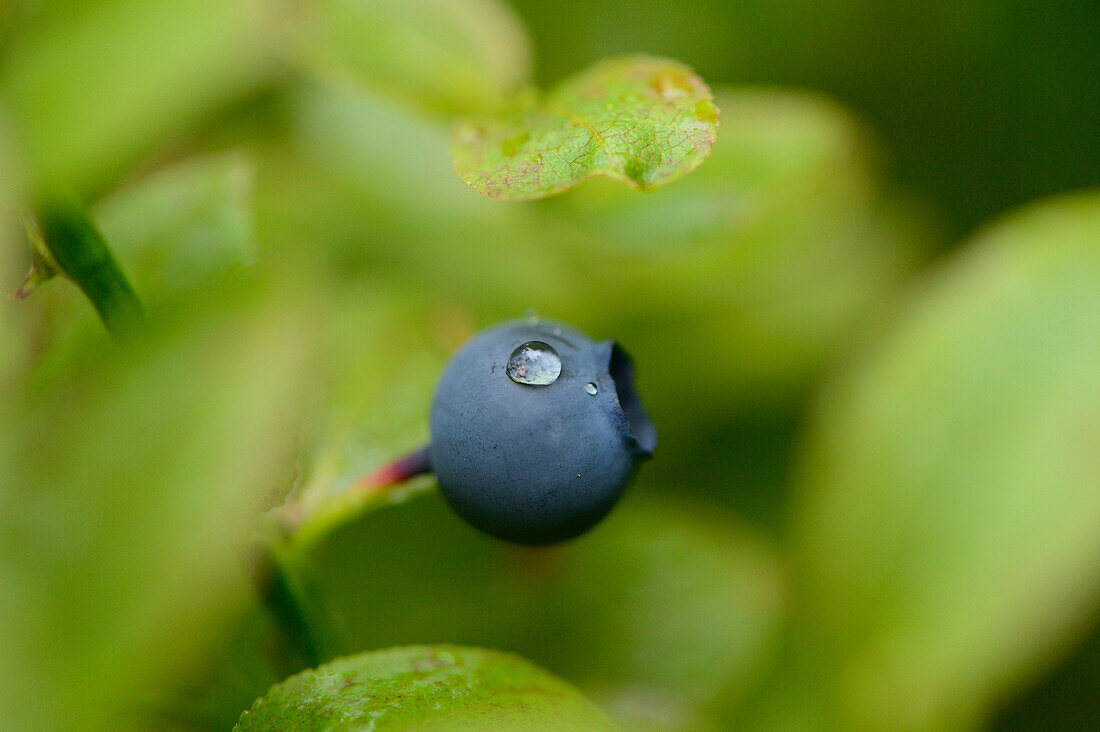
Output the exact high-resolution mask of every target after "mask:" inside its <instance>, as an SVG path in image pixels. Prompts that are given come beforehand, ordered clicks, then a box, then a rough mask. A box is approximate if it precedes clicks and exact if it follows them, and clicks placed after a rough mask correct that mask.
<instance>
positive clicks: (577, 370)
mask: <svg viewBox="0 0 1100 732" xmlns="http://www.w3.org/2000/svg"><path fill="white" fill-rule="evenodd" d="M633 381H634V374H633V366H632V363H631V360H630V357H629V356H628V355H627V354H626V352H625V351H624V350H623V349H622V348H620V347H619V346H618V345H617V344H616V343H615V342H614V341H610V340H608V341H600V342H596V341H593V340H592V339H591V338H589V337H588V336H586V335H584V334H583V333H580V332H578V331H576V330H573V329H571V328H566V327H564V326H560V325H556V324H553V323H545V322H540V323H533V322H531V321H515V322H509V323H504V324H503V325H499V326H496V327H493V328H490V329H488V330H485V331H483V332H481V333H479V334H478V335H476V336H475V337H474V338H473V339H471V340H470V341H469V342H468V343H467V344H466V345H465V346H463V348H462V349H461V350H460V351H459V352H458V353H456V354H455V355H454V357H453V358H452V359H451V361H450V363H449V364H448V365H447V368H446V370H445V371H444V373H443V377H442V379H440V382H439V387H438V388H437V390H436V393H435V399H434V401H433V403H432V412H431V447H430V459H431V465H432V470H433V471H434V472H435V475H436V479H437V480H438V482H439V487H440V489H441V491H442V493H443V496H444V497H445V498H446V499H447V502H448V503H449V504H450V505H451V506H452V507H453V508H454V510H455V511H456V512H458V514H459V515H460V516H462V517H463V518H465V519H466V520H467V521H469V522H470V523H471V524H473V525H474V526H476V527H477V528H479V529H481V530H483V531H485V532H487V533H489V534H492V535H493V536H497V537H499V538H501V539H506V540H508V541H512V542H516V543H518V544H550V543H553V542H557V541H562V540H564V539H569V538H572V537H574V536H577V535H578V534H581V533H583V532H584V531H586V530H588V529H589V528H591V527H592V526H593V525H594V524H596V523H597V522H598V521H599V520H600V519H601V518H603V517H604V515H606V514H607V512H608V511H610V510H611V507H612V506H613V505H614V504H615V501H616V500H618V498H619V496H620V495H621V494H622V491H623V489H624V488H625V487H626V484H627V482H628V481H629V479H630V477H631V475H632V473H633V472H634V467H635V465H636V463H637V462H638V460H640V459H644V458H648V457H649V456H650V455H651V454H652V453H653V449H654V447H655V446H656V443H657V432H656V430H655V429H654V427H653V424H652V423H651V422H650V421H649V417H648V416H647V415H646V413H645V409H644V408H643V407H642V404H641V402H640V401H639V399H638V396H637V394H636V393H635V392H634V384H633Z"/></svg>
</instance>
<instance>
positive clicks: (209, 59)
mask: <svg viewBox="0 0 1100 732" xmlns="http://www.w3.org/2000/svg"><path fill="white" fill-rule="evenodd" d="M68 5H70V6H69V7H65V6H64V4H59V5H58V7H55V8H51V9H50V12H49V13H46V14H45V17H44V18H43V19H42V22H39V23H36V24H33V25H30V26H29V28H30V32H29V33H28V34H27V35H23V36H18V37H17V38H15V39H13V43H12V45H11V46H10V47H8V48H7V49H5V54H4V59H3V66H2V68H0V99H2V100H3V106H4V107H5V111H6V112H7V113H8V114H9V115H10V116H11V120H10V121H11V123H12V126H13V128H14V134H13V138H14V140H15V143H16V144H15V151H16V154H17V161H18V162H19V163H20V164H21V165H23V166H24V167H25V169H26V177H27V184H28V185H27V187H28V189H29V191H30V192H31V193H32V195H33V194H39V193H51V192H52V191H53V189H55V188H56V187H58V186H62V187H68V186H71V187H72V188H74V189H75V190H76V191H77V192H78V193H80V194H87V193H89V192H92V191H96V190H99V189H101V188H102V187H103V186H104V185H105V184H107V183H109V182H111V181H112V180H113V179H115V178H116V177H117V176H118V175H120V174H121V173H122V172H123V171H124V170H125V169H126V168H127V166H130V165H132V164H134V163H135V162H137V161H138V160H139V159H140V158H141V157H142V156H143V155H145V154H147V153H148V152H149V151H150V150H151V149H153V147H154V146H155V145H157V144H161V143H163V141H164V140H165V138H170V137H171V136H173V135H178V134H179V133H180V132H181V131H182V130H185V129H186V128H187V126H188V125H193V124H195V123H196V122H198V121H200V120H202V119H203V117H204V116H205V115H208V114H210V113H211V112H212V111H214V110H216V109H218V108H219V107H221V106H223V105H225V104H227V103H229V102H231V101H233V100H235V99H236V98H238V97H240V96H241V95H243V94H246V93H248V92H249V91H251V90H253V89H255V88H256V87H257V86H258V85H259V84H260V83H261V82H263V81H264V80H266V79H267V78H269V77H270V76H271V75H272V74H273V72H274V71H275V67H274V64H273V58H272V54H271V48H270V41H271V35H272V32H273V30H274V27H275V25H276V21H277V18H278V13H277V8H276V3H273V2H270V1H269V0H259V1H258V2H257V1H256V0H97V1H95V2H90V3H75V4H68Z"/></svg>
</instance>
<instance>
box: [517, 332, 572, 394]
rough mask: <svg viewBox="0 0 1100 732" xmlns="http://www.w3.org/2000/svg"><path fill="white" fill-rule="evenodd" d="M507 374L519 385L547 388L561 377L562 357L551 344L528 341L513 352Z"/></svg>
mask: <svg viewBox="0 0 1100 732" xmlns="http://www.w3.org/2000/svg"><path fill="white" fill-rule="evenodd" d="M505 372H506V373H507V374H508V378H509V379H511V380H512V381H514V382H516V383H517V384H530V385H531V386H546V385H547V384H553V383H554V382H555V381H557V379H558V376H560V375H561V356H559V355H558V352H557V351H555V350H554V347H553V346H551V345H550V344H549V343H543V342H542V341H527V342H526V343H524V344H521V345H520V346H518V347H517V348H516V350H514V351H512V355H511V356H509V357H508V366H507V368H505Z"/></svg>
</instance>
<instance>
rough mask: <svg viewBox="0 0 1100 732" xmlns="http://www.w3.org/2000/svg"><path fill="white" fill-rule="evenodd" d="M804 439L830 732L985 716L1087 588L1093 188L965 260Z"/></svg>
mask: <svg viewBox="0 0 1100 732" xmlns="http://www.w3.org/2000/svg"><path fill="white" fill-rule="evenodd" d="M812 434H813V439H812V440H811V443H810V446H809V451H808V456H807V460H806V462H805V465H804V474H803V480H802V481H801V494H800V496H799V500H798V502H797V511H796V520H795V522H794V527H795V536H796V540H797V547H798V552H799V554H798V556H799V557H800V561H801V564H802V568H801V574H802V575H803V576H804V577H805V578H806V580H807V583H808V586H807V593H808V595H807V599H806V605H805V607H806V610H807V617H806V618H805V620H806V626H807V628H806V632H807V633H812V634H813V635H816V636H818V638H819V641H820V643H821V647H820V648H819V649H818V653H819V654H820V658H822V659H824V660H823V661H822V662H823V663H824V664H826V665H825V666H824V667H823V668H822V678H823V679H828V680H830V682H831V683H833V684H834V685H835V686H834V687H832V688H831V690H832V691H835V708H836V709H837V710H839V714H840V715H841V719H840V722H841V725H840V726H841V727H843V728H859V729H868V728H881V729H929V728H934V729H943V728H961V727H965V726H970V725H973V724H976V723H980V722H981V721H982V720H983V718H984V716H985V715H986V714H988V713H989V711H990V709H991V707H992V706H993V705H994V704H995V703H996V701H997V700H998V699H999V698H1000V696H1002V695H1003V694H1005V693H1007V692H1008V691H1010V690H1013V689H1015V688H1017V687H1018V686H1019V685H1020V684H1021V683H1022V682H1024V681H1025V680H1026V679H1027V678H1028V677H1029V676H1030V675H1032V674H1034V673H1035V672H1036V671H1037V670H1039V669H1040V668H1042V667H1043V666H1044V665H1046V664H1048V663H1050V662H1051V661H1052V660H1053V656H1054V654H1056V653H1057V652H1058V650H1059V649H1060V648H1062V647H1063V645H1064V644H1065V643H1066V642H1067V641H1068V640H1069V639H1070V638H1071V637H1072V636H1073V635H1074V634H1075V633H1076V632H1079V631H1080V629H1081V628H1082V625H1083V623H1084V622H1085V621H1086V620H1087V618H1088V616H1089V615H1090V614H1091V613H1092V608H1093V605H1092V603H1093V602H1094V601H1095V598H1096V597H1097V595H1098V594H1100V569H1098V568H1100V564H1098V558H1100V449H1098V445H1100V195H1097V194H1090V195H1079V196H1076V197H1066V198H1061V199H1056V200H1052V201H1049V202H1046V203H1043V204H1041V205H1038V206H1035V207H1032V208H1030V209H1027V210H1025V211H1023V212H1021V213H1018V214H1015V215H1013V216H1011V217H1009V218H1008V219H1006V220H1004V221H1003V222H1002V223H1000V224H998V225H997V226H995V227H993V228H991V229H989V230H988V231H986V232H985V233H984V234H982V235H981V236H979V237H978V239H977V240H976V241H974V242H973V243H972V244H971V245H970V246H968V247H966V248H964V249H963V250H962V251H961V252H960V253H959V254H958V255H956V258H955V260H954V261H952V262H950V263H949V264H948V265H946V266H945V267H944V269H943V270H942V271H941V272H939V273H938V276H937V277H935V278H934V279H933V280H932V281H931V282H929V283H928V286H927V288H926V289H924V290H923V291H922V292H921V293H920V296H919V297H918V299H917V301H916V302H915V303H914V304H913V306H912V307H911V308H910V309H909V311H908V312H907V313H906V314H905V316H904V317H903V318H901V320H900V322H899V323H897V327H896V328H895V330H894V332H893V333H892V335H891V336H890V337H889V338H888V339H887V341H886V342H885V343H883V344H882V346H881V347H880V348H879V349H878V350H877V352H876V353H874V354H873V356H872V357H871V358H870V359H869V361H868V362H867V363H865V364H864V366H863V367H862V368H859V369H857V370H856V371H855V372H853V373H852V374H851V376H850V378H848V379H846V380H845V381H843V382H842V383H841V384H840V385H839V386H838V387H837V388H836V389H835V390H834V391H833V392H831V393H830V394H829V395H828V398H827V399H826V400H825V401H824V403H823V404H822V405H821V409H820V414H819V417H818V419H817V422H816V429H815V430H814V431H813V433H812Z"/></svg>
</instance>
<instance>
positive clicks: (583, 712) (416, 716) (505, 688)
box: [235, 645, 612, 732]
mask: <svg viewBox="0 0 1100 732" xmlns="http://www.w3.org/2000/svg"><path fill="white" fill-rule="evenodd" d="M235 729H236V730H239V732H247V731H248V730H284V729H298V730H348V731H349V732H350V731H352V730H364V731H366V730H403V729H416V730H425V731H427V730H469V731H472V730H545V729H555V730H610V729H612V727H611V725H610V724H609V723H608V722H607V720H606V719H605V718H604V717H603V715H602V714H601V713H600V711H599V710H598V709H596V707H594V706H592V704H591V703H590V702H588V701H587V700H586V699H585V698H584V697H582V696H581V695H580V693H578V692H577V691H576V690H575V689H573V688H572V687H571V686H569V685H568V684H566V683H565V682H564V681H562V680H560V679H558V678H556V677H555V676H552V675H551V674H549V673H547V672H546V671H543V670H542V669H540V668H538V667H537V666H534V665H533V664H531V663H528V662H527V661H524V660H523V659H522V658H520V657H518V656H515V655H512V654H509V653H502V652H500V651H489V650H482V649H478V648H461V647H458V646H447V645H443V646H412V647H406V648H392V649H389V650H385V651H375V652H373V653H364V654H362V655H359V656H352V657H350V658H344V659H340V660H337V661H333V662H332V663H328V664H325V665H324V666H321V667H320V668H318V669H316V670H313V671H306V672H304V673H301V674H299V675H297V676H293V677H291V678H290V679H287V680H286V681H284V682H283V683H281V684H278V685H276V686H275V687H274V688H273V689H271V691H269V692H268V694H267V695H266V696H264V697H263V698H261V699H259V700H258V701H257V702H256V703H255V704H254V705H253V706H252V709H250V710H248V711H246V712H245V713H244V714H243V715H241V720H240V722H239V723H238V724H237V726H236V728H235Z"/></svg>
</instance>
